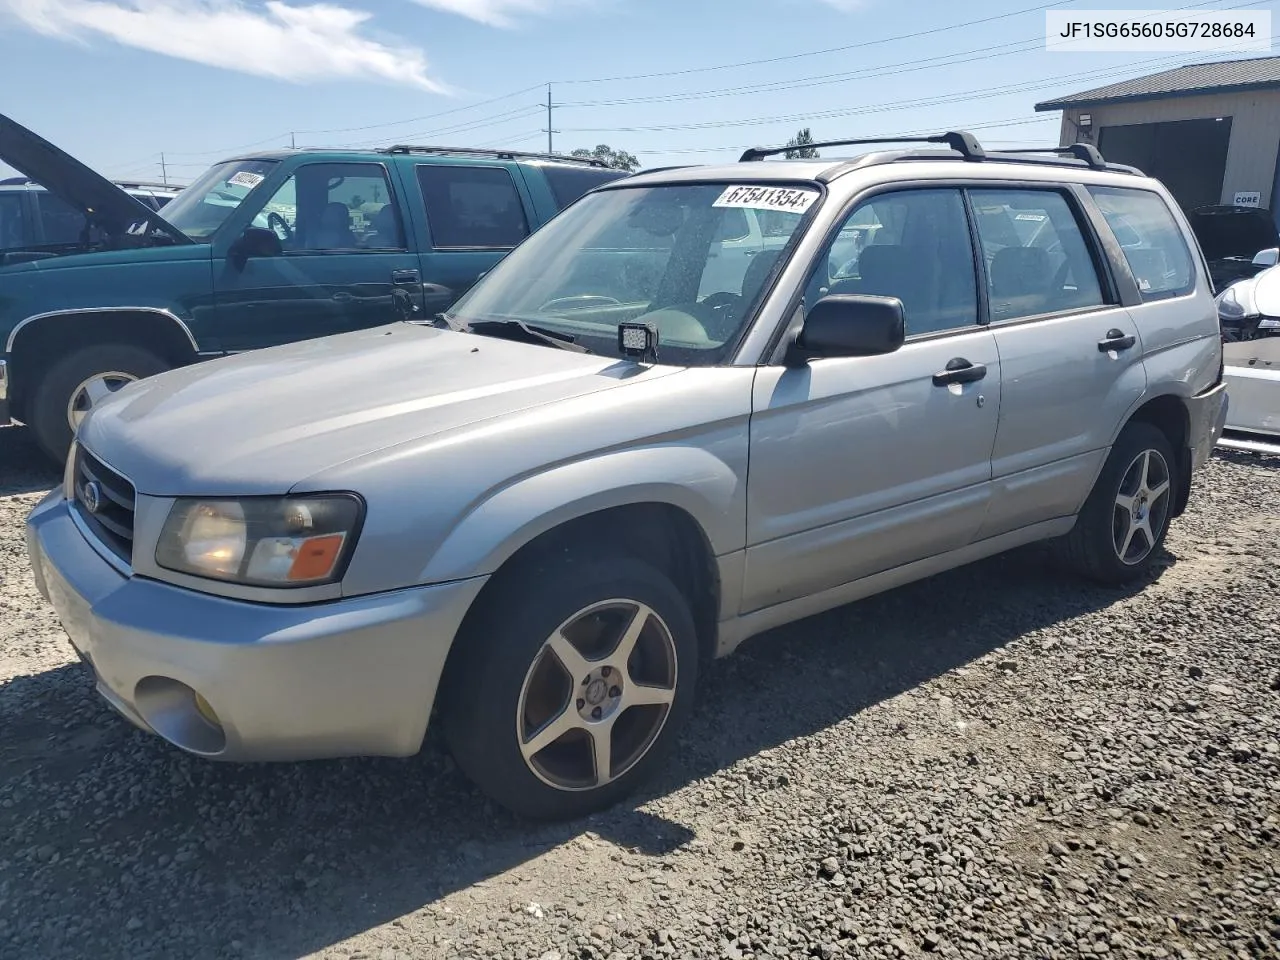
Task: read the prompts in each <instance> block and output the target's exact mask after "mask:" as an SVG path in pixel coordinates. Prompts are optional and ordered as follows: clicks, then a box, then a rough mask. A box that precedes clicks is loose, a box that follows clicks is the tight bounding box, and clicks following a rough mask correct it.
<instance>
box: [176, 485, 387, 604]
mask: <svg viewBox="0 0 1280 960" xmlns="http://www.w3.org/2000/svg"><path fill="white" fill-rule="evenodd" d="M363 515H364V504H363V503H362V502H361V501H360V499H359V498H357V497H355V496H354V495H352V494H324V495H321V496H308V497H249V498H245V499H240V500H230V499H208V500H204V499H190V500H179V501H177V502H176V503H175V504H174V505H173V509H172V510H170V511H169V516H168V519H166V520H165V522H164V529H163V530H162V531H161V534H160V542H159V544H158V545H157V547H156V563H158V564H159V565H160V566H162V567H164V568H165V569H167V570H174V571H177V572H178V573H188V574H191V575H193V576H197V577H209V578H211V579H214V580H225V581H227V582H229V583H239V584H244V585H246V586H255V587H308V586H315V585H316V584H321V583H332V582H333V581H335V580H337V579H339V578H340V577H341V576H342V574H343V572H344V570H345V568H346V565H347V561H348V560H349V559H350V557H351V551H352V550H353V549H354V548H355V541H356V536H357V534H358V533H359V526H360V522H361V520H362V518H363Z"/></svg>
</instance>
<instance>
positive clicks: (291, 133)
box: [289, 130, 298, 150]
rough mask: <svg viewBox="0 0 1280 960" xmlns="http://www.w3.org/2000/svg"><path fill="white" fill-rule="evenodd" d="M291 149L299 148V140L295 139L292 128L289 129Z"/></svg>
mask: <svg viewBox="0 0 1280 960" xmlns="http://www.w3.org/2000/svg"><path fill="white" fill-rule="evenodd" d="M289 149H290V150H297V149H298V143H297V141H296V140H294V139H293V131H292V130H290V131H289Z"/></svg>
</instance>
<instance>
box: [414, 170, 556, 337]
mask: <svg viewBox="0 0 1280 960" xmlns="http://www.w3.org/2000/svg"><path fill="white" fill-rule="evenodd" d="M413 178H414V180H415V183H414V186H415V187H416V189H417V191H418V197H417V203H416V204H415V206H414V215H415V217H418V216H419V215H420V214H421V218H422V220H423V222H422V223H421V227H420V232H419V237H420V239H421V249H422V254H421V257H420V260H421V269H422V294H423V302H424V307H423V313H424V316H425V317H426V318H427V319H428V320H429V319H430V318H431V317H433V316H435V314H437V313H439V312H441V311H443V310H447V309H448V308H449V307H450V306H452V305H453V303H454V301H456V300H457V299H458V298H459V297H461V296H462V295H463V294H464V293H466V292H467V290H469V289H470V288H471V286H472V284H474V283H475V282H476V281H477V280H479V279H480V276H481V275H482V274H484V273H486V272H487V271H489V270H491V269H492V268H493V266H494V265H495V264H496V263H497V262H498V261H499V260H501V259H502V258H503V257H505V256H506V255H507V253H508V252H509V251H510V250H511V248H512V247H514V246H516V244H518V243H520V241H522V240H523V239H524V238H525V237H527V236H528V235H529V234H530V233H532V232H533V230H534V228H535V226H536V221H535V220H534V217H533V214H532V206H531V203H530V200H529V196H528V192H527V189H526V187H525V183H524V179H523V177H521V176H520V175H519V170H517V169H516V168H515V167H514V166H513V165H511V164H501V163H495V164H493V165H489V164H468V165H462V164H447V163H425V162H419V163H414V164H413Z"/></svg>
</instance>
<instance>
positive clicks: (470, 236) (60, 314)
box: [0, 115, 627, 462]
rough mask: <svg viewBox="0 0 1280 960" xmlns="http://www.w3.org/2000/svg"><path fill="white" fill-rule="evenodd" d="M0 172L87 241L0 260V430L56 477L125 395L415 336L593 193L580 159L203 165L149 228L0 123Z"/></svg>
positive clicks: (432, 155)
mask: <svg viewBox="0 0 1280 960" xmlns="http://www.w3.org/2000/svg"><path fill="white" fill-rule="evenodd" d="M0 161H3V162H5V163H7V164H8V165H9V166H11V167H13V168H14V169H16V170H18V171H20V172H21V173H22V174H24V175H25V176H26V177H28V178H30V179H32V180H34V181H37V182H39V183H40V184H42V185H43V187H45V188H47V190H48V191H49V192H50V193H52V194H55V195H57V196H58V197H59V198H61V200H62V201H64V202H65V203H66V204H67V205H69V206H70V207H71V208H73V209H74V210H76V211H77V212H78V213H79V214H80V215H81V216H83V217H84V218H86V219H87V221H88V222H89V223H90V224H91V226H92V230H89V231H84V232H83V235H82V236H81V237H80V238H79V239H78V240H77V242H75V243H71V244H65V245H62V246H60V247H58V248H56V249H51V248H50V247H48V246H44V245H40V244H32V245H27V246H22V247H19V248H18V249H15V250H9V251H5V252H4V254H3V258H2V259H0V423H6V422H8V421H9V419H10V417H12V418H13V419H14V420H18V421H21V422H23V423H26V424H27V425H28V426H29V427H30V428H31V430H32V432H33V434H34V436H35V439H36V441H37V442H38V443H39V445H40V447H41V448H42V449H43V450H44V451H45V453H47V454H48V455H49V456H50V457H51V458H53V459H54V460H55V461H58V462H62V461H64V460H65V457H66V454H67V451H68V449H69V447H70V444H71V439H72V436H73V434H74V430H75V427H76V425H77V424H78V423H79V421H80V420H81V419H83V417H84V415H85V413H87V412H88V410H89V409H91V408H92V406H93V405H94V404H95V402H96V401H97V400H99V399H101V398H103V397H105V396H107V395H109V394H110V393H112V392H114V391H115V390H117V389H119V388H120V387H121V386H123V385H124V384H126V383H129V382H131V381H133V380H138V379H142V378H144V377H148V376H151V375H153V374H156V373H159V372H161V371H163V370H167V369H169V368H172V367H177V366H182V365H185V364H189V363H193V362H195V361H197V360H202V359H206V358H211V357H218V356H223V355H226V354H232V353H239V352H242V351H245V350H253V349H257V348H260V347H268V346H273V345H275V344H280V343H287V342H291V341H297V340H307V339H311V338H315V337H322V336H327V335H329V334H335V333H342V332H344V331H348V330H355V329H359V328H364V327H372V326H377V325H379V324H383V323H387V322H390V321H393V320H396V319H406V320H422V321H429V320H430V319H431V318H432V317H434V316H435V314H437V313H439V312H441V311H443V310H446V309H447V308H448V307H450V306H451V305H452V304H453V303H454V301H455V300H457V299H458V298H459V297H460V296H461V295H462V294H463V293H464V292H465V291H466V290H467V289H468V288H469V287H470V286H471V285H472V284H473V283H474V282H475V281H476V280H477V279H478V278H479V277H480V275H481V274H483V273H485V272H486V271H487V270H489V269H490V268H492V267H493V266H494V264H496V263H497V262H498V261H499V260H500V259H501V258H502V257H504V256H505V255H506V254H507V252H508V251H509V250H511V249H512V248H513V247H514V246H515V245H516V244H518V243H520V242H521V241H522V240H523V239H524V238H525V237H526V236H528V235H529V234H530V233H532V232H533V231H535V230H537V229H538V228H539V227H540V226H542V224H544V223H546V222H547V221H548V220H550V219H551V218H552V217H554V216H555V215H556V214H557V213H559V212H560V210H562V209H563V208H564V207H566V206H567V205H569V204H570V203H572V202H573V201H575V200H576V199H577V198H578V197H580V196H581V195H582V194H584V193H586V192H587V191H589V190H591V189H593V188H594V187H596V186H599V185H600V184H603V183H606V182H608V181H611V180H616V179H618V178H620V177H624V176H627V173H626V172H625V171H622V170H616V169H612V168H609V167H608V166H606V165H605V164H603V163H601V162H600V161H593V160H578V159H574V158H570V157H563V156H559V155H545V154H532V153H516V152H511V151H503V150H480V149H470V148H450V147H436V146H392V147H386V148H382V149H377V150H327V149H290V150H275V151H268V152H259V153H254V154H249V155H243V156H235V157H229V158H227V159H225V160H222V161H220V162H218V163H215V164H214V165H213V166H212V167H210V168H209V169H208V170H207V171H206V172H205V173H204V174H202V175H201V176H200V177H198V178H197V179H196V180H195V181H194V182H193V183H191V184H190V185H189V186H188V187H186V188H184V189H183V190H182V192H181V193H179V194H178V195H177V197H175V198H174V199H172V200H170V201H169V202H168V203H167V204H165V206H164V208H163V211H159V212H158V211H157V210H156V209H155V207H154V206H153V205H150V204H148V203H146V202H144V201H142V200H140V199H138V198H137V197H136V196H133V195H131V194H130V193H129V192H126V191H125V190H122V189H121V188H120V187H119V186H117V185H115V184H113V183H111V182H110V181H108V180H106V179H105V178H103V177H102V176H100V175H98V174H97V173H95V172H94V171H92V170H90V169H89V168H88V167H86V166H85V165H84V164H82V163H80V162H79V161H77V160H75V159H73V158H72V157H70V156H68V155H67V154H66V153H64V152H62V151H61V150H59V149H58V148H57V147H55V146H54V145H53V144H51V143H49V142H48V141H46V140H44V139H42V138H41V137H39V136H38V135H36V134H35V133H33V132H32V131H30V130H28V129H26V128H25V127H23V126H21V125H20V124H18V123H16V122H14V121H13V120H10V119H9V118H8V117H5V116H3V115H0Z"/></svg>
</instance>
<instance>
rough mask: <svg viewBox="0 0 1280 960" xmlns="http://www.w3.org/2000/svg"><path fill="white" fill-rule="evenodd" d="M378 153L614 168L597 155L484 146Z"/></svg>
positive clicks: (403, 146) (401, 146) (403, 147)
mask: <svg viewBox="0 0 1280 960" xmlns="http://www.w3.org/2000/svg"><path fill="white" fill-rule="evenodd" d="M377 152H378V153H447V154H453V155H458V156H472V157H493V158H495V159H498V160H516V159H521V160H562V161H564V162H565V163H582V164H586V165H587V166H590V167H602V168H603V169H605V170H611V169H613V168H612V167H610V166H609V165H608V164H607V163H605V162H604V161H603V160H599V159H597V158H595V157H572V156H566V155H564V154H560V153H527V152H525V151H521V150H486V149H484V148H482V147H436V146H416V145H414V144H410V143H397V144H395V145H394V146H391V147H379V148H378V150H377Z"/></svg>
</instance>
